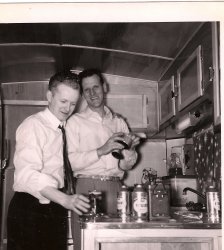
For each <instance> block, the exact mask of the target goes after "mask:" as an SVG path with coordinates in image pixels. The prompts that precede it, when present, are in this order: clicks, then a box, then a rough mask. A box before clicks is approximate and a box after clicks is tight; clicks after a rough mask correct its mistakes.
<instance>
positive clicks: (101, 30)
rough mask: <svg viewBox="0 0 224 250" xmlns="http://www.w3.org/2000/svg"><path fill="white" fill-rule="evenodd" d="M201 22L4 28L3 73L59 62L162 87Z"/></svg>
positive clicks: (0, 37) (0, 27)
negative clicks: (20, 66) (6, 69)
mask: <svg viewBox="0 0 224 250" xmlns="http://www.w3.org/2000/svg"><path fill="white" fill-rule="evenodd" d="M200 25H201V23H200V22H170V23H167V22H166V23H164V22H155V23H27V24H22V23H21V24H0V63H1V67H2V66H3V67H4V66H5V65H11V64H23V63H27V62H29V61H30V62H31V61H36V62H46V61H54V62H55V63H56V65H57V68H58V69H61V68H65V67H66V68H70V69H74V70H82V69H83V68H87V67H98V68H100V69H101V70H102V72H104V73H108V74H115V75H122V76H129V77H135V78H141V79H148V80H153V81H158V80H159V79H160V77H161V75H162V74H163V73H164V71H165V70H166V68H167V67H168V65H169V64H170V63H171V62H172V61H173V59H174V58H175V57H176V56H177V55H178V53H179V52H180V51H181V50H182V48H183V47H184V46H185V44H186V43H187V42H188V41H189V38H190V37H191V36H192V35H193V34H194V33H195V31H196V30H197V29H198V28H199V27H200Z"/></svg>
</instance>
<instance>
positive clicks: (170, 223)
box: [80, 215, 222, 229]
mask: <svg viewBox="0 0 224 250" xmlns="http://www.w3.org/2000/svg"><path fill="white" fill-rule="evenodd" d="M80 225H81V228H82V229H144V228H145V229H150V228H160V229H163V228H165V229H169V228H173V229H174V228H175V229H221V228H222V224H221V223H209V222H208V220H207V218H206V217H203V218H201V219H200V218H199V219H195V218H194V219H192V218H189V217H188V218H186V217H183V216H180V215H177V216H172V218H171V217H170V218H156V219H153V220H150V221H134V220H133V219H132V218H131V217H124V218H119V217H115V216H98V217H90V218H81V219H80Z"/></svg>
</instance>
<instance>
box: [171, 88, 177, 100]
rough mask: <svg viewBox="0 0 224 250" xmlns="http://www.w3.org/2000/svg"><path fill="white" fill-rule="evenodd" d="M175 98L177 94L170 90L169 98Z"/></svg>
mask: <svg viewBox="0 0 224 250" xmlns="http://www.w3.org/2000/svg"><path fill="white" fill-rule="evenodd" d="M174 97H177V92H176V91H173V90H171V98H174Z"/></svg>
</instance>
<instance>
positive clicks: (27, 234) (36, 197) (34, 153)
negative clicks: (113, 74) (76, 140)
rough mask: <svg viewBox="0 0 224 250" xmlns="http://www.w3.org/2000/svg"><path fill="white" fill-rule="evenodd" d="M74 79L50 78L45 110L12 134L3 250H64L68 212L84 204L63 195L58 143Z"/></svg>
mask: <svg viewBox="0 0 224 250" xmlns="http://www.w3.org/2000/svg"><path fill="white" fill-rule="evenodd" d="M77 79H78V77H77V75H75V74H73V73H71V72H70V71H68V72H61V73H57V74H55V75H54V76H53V77H51V79H50V81H49V88H48V91H47V100H48V108H46V109H45V110H44V111H41V112H38V113H36V114H34V115H31V116H30V117H28V118H26V119H25V120H24V121H23V122H22V124H21V125H20V126H19V127H18V129H17V131H16V149H15V155H14V165H15V174H14V185H13V189H14V191H15V194H14V197H13V198H12V200H11V203H10V206H9V210H8V221H7V223H8V224H7V236H8V245H7V249H8V250H48V249H54V250H56V249H57V250H63V249H66V231H67V228H66V227H67V222H66V214H67V209H69V210H72V211H74V212H76V213H77V214H79V215H81V214H82V212H87V211H88V208H89V204H88V202H89V200H88V199H87V198H86V197H84V196H83V195H76V194H75V195H68V194H66V193H65V192H63V191H62V189H63V187H64V168H63V164H64V160H63V137H62V131H61V129H59V125H60V126H64V125H65V124H66V120H67V118H68V117H69V116H70V115H71V114H72V112H73V111H74V109H75V106H76V103H77V101H78V99H79V95H80V87H79V84H78V81H77Z"/></svg>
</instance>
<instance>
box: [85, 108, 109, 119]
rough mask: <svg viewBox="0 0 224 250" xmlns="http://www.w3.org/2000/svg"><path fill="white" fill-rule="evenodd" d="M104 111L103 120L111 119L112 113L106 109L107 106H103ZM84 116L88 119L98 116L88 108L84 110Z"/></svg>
mask: <svg viewBox="0 0 224 250" xmlns="http://www.w3.org/2000/svg"><path fill="white" fill-rule="evenodd" d="M104 111H105V116H104V119H112V118H113V113H112V112H111V110H110V109H109V108H108V107H107V106H104ZM85 114H86V115H87V116H88V117H91V116H99V114H98V113H97V112H94V111H93V110H92V109H90V108H89V107H88V106H87V107H86V109H85Z"/></svg>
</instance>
